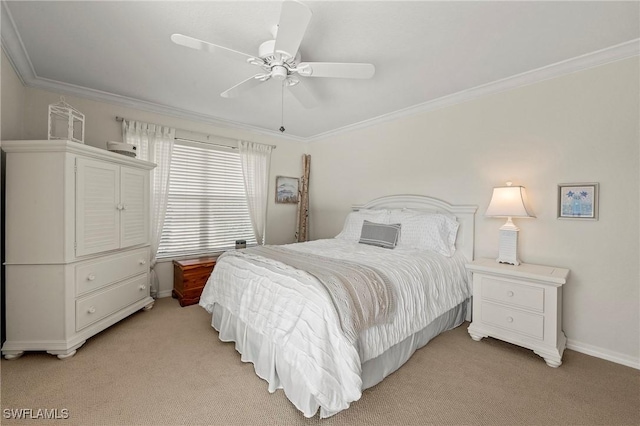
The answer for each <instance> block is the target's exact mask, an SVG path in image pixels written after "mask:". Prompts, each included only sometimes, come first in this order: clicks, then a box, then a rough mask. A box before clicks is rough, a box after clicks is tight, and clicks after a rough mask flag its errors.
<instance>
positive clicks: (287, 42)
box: [171, 0, 375, 131]
mask: <svg viewBox="0 0 640 426" xmlns="http://www.w3.org/2000/svg"><path fill="white" fill-rule="evenodd" d="M311 15H312V13H311V9H309V8H308V7H307V6H305V5H304V4H302V3H300V2H298V1H294V0H287V1H285V2H283V3H282V9H281V11H280V21H279V23H278V25H277V26H275V27H273V28H272V31H271V33H272V34H273V36H274V39H273V40H267V41H265V42H263V43H262V44H260V47H259V48H258V57H256V56H254V55H249V54H246V53H243V52H238V51H236V50H233V49H229V48H227V47H223V46H218V45H216V44H213V43H209V42H206V41H203V40H198V39H195V38H193V37H189V36H186V35H182V34H173V35H172V36H171V40H172V41H173V42H174V43H176V44H179V45H181V46H185V47H189V48H192V49H196V50H202V51H205V52H209V53H213V54H215V55H224V56H228V57H233V58H235V59H238V58H242V59H244V60H245V61H246V62H247V63H248V64H251V65H254V66H258V67H260V68H262V71H263V72H261V73H258V74H255V75H254V76H253V77H250V78H248V79H246V80H244V81H242V82H240V83H238V84H236V85H235V86H233V87H232V88H230V89H228V90H226V91H224V92H222V93H221V94H220V96H222V97H224V98H234V97H237V96H240V95H241V94H242V93H243V92H245V91H247V90H250V89H252V88H254V87H256V86H257V85H258V84H260V83H262V82H265V81H267V80H269V79H271V78H273V79H274V80H278V81H280V82H282V83H283V86H284V87H291V86H295V85H297V84H299V83H300V79H299V78H298V76H302V77H328V78H352V79H367V78H372V77H373V76H374V74H375V67H374V66H373V65H372V64H364V63H335V62H301V55H300V52H299V51H298V49H299V47H300V43H301V42H302V39H303V37H304V34H305V32H306V30H307V26H308V25H309V22H310V21H311ZM301 86H302V85H301ZM291 93H292V94H293V96H294V97H295V98H296V99H298V101H299V102H300V103H301V104H302V105H303V106H305V107H307V108H312V107H314V106H316V105H317V101H316V100H315V97H314V96H313V94H312V93H311V92H310V91H308V90H296V91H291ZM281 131H283V129H281Z"/></svg>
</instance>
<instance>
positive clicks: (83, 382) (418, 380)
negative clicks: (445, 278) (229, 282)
mask: <svg viewBox="0 0 640 426" xmlns="http://www.w3.org/2000/svg"><path fill="white" fill-rule="evenodd" d="M210 319H211V318H210V316H209V315H208V314H207V313H206V311H205V310H204V309H202V308H201V307H199V306H197V305H194V306H189V307H185V308H181V307H180V306H179V305H178V302H177V301H176V300H173V299H171V298H166V299H160V300H158V301H157V303H156V306H155V307H154V308H153V309H152V310H150V311H148V312H138V313H136V314H134V315H133V316H131V317H129V318H128V319H126V320H124V321H122V322H120V323H118V324H117V325H115V326H113V327H111V328H110V329H108V330H105V331H104V332H102V333H100V334H99V335H97V336H95V337H93V338H91V339H89V340H88V341H87V343H86V344H85V345H84V346H83V347H81V348H80V349H79V350H78V353H77V354H76V355H75V356H74V357H72V358H69V359H66V360H62V361H61V360H58V359H57V358H55V357H53V356H51V355H47V354H44V353H27V354H25V355H24V356H23V357H22V358H19V359H17V360H13V361H6V360H4V359H3V360H2V363H1V367H2V373H1V380H2V384H1V390H2V394H1V396H2V403H1V405H2V409H3V413H2V414H3V417H2V419H1V421H2V424H28V425H34V424H43V423H51V424H58V425H62V424H81V425H92V424H96V425H143V424H151V425H307V424H321V425H326V426H331V425H429V424H434V425H439V424H443V425H445V424H447V425H518V424H524V425H569V424H570V425H640V371H638V370H635V369H633V368H629V367H624V366H621V365H617V364H614V363H610V362H607V361H604V360H601V359H597V358H593V357H590V356H587V355H583V354H580V353H577V352H574V351H570V350H567V351H566V352H565V355H564V363H563V365H562V366H560V368H557V369H554V368H550V367H548V366H547V365H546V364H545V363H544V361H543V360H542V359H541V358H539V357H538V356H537V355H535V354H533V352H531V351H529V350H526V349H523V348H519V347H516V346H513V345H510V344H507V343H504V342H500V341H498V340H493V339H483V340H482V341H481V342H474V341H473V340H471V338H470V337H469V335H468V334H467V331H466V328H467V325H468V324H464V325H462V326H460V327H458V328H457V329H455V330H452V331H449V332H446V333H444V334H442V335H440V336H438V337H437V338H435V339H434V340H433V341H431V342H430V343H429V344H428V345H427V346H426V347H424V348H422V349H421V350H419V351H418V352H416V353H415V354H414V356H413V357H412V358H411V359H410V360H409V362H408V363H407V364H406V365H405V366H403V367H402V368H401V369H400V370H398V371H397V372H396V373H394V374H392V375H391V376H389V377H388V378H387V379H385V380H384V381H383V382H382V383H380V384H379V385H377V386H375V387H373V388H371V389H369V390H366V391H365V392H364V394H363V396H362V398H361V399H360V400H359V401H356V402H354V403H353V404H352V405H351V407H350V408H349V409H348V410H346V411H344V412H342V413H339V414H337V415H336V416H333V417H331V418H329V419H324V420H319V418H318V417H317V416H316V417H314V418H311V419H306V418H304V417H303V416H302V415H301V414H300V412H298V411H297V410H296V409H295V408H294V407H293V405H292V404H291V403H290V402H289V401H288V400H287V399H286V398H285V396H284V394H283V392H282V391H277V392H276V393H274V394H270V393H268V392H267V384H266V382H264V381H263V380H261V379H260V378H258V377H257V376H256V375H255V373H254V371H253V365H252V364H245V363H242V362H241V361H240V356H239V354H238V353H237V352H236V351H235V349H234V345H233V344H232V343H223V342H220V340H218V334H217V332H216V331H215V330H214V329H213V328H212V327H211V325H210ZM20 408H30V409H32V410H33V412H34V413H36V412H37V411H36V410H38V409H48V410H52V409H58V410H59V411H60V410H62V409H63V408H64V409H67V410H68V412H69V419H67V420H51V421H46V420H31V419H29V420H23V421H17V420H13V419H6V418H5V416H6V414H7V411H6V409H20Z"/></svg>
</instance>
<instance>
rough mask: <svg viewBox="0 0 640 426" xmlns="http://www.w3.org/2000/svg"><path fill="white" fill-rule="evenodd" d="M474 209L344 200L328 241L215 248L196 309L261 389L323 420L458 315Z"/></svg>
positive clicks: (464, 307)
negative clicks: (344, 211) (341, 218)
mask: <svg viewBox="0 0 640 426" xmlns="http://www.w3.org/2000/svg"><path fill="white" fill-rule="evenodd" d="M476 209H477V207H476V206H470V205H451V204H448V203H446V202H443V201H441V200H438V199H435V198H431V197H426V196H418V195H395V196H387V197H382V198H378V199H375V200H372V201H370V202H368V203H366V204H364V205H358V206H353V211H352V212H351V213H349V214H348V216H347V218H346V220H345V223H344V226H343V229H342V231H341V232H340V234H338V235H337V236H336V237H335V238H328V239H321V240H316V241H309V242H306V243H296V244H287V245H283V246H265V247H257V248H252V249H245V250H235V251H229V252H226V253H224V254H223V255H221V256H220V257H219V259H218V262H217V264H216V267H215V269H214V271H213V273H212V274H211V276H210V277H209V279H208V281H207V284H206V285H205V288H204V290H203V292H202V295H201V298H200V306H202V307H203V308H205V309H206V310H207V311H208V312H209V313H210V314H211V315H212V323H211V324H212V326H213V327H214V328H215V329H216V330H217V331H218V335H219V338H220V340H222V341H227V342H229V341H232V342H235V347H236V350H237V351H238V352H239V353H240V354H241V359H242V361H244V362H251V363H253V364H254V369H255V372H256V374H257V375H258V376H259V377H261V378H262V379H264V380H266V381H267V383H268V390H269V392H275V391H276V390H277V389H282V390H283V391H284V393H285V395H286V396H287V398H288V399H289V400H290V401H291V402H292V403H293V404H294V405H295V406H296V407H297V408H298V410H300V411H301V412H302V414H303V415H304V416H305V417H312V416H314V415H316V414H317V413H318V411H319V415H320V417H321V418H326V417H330V416H332V415H334V414H336V413H338V412H340V411H342V410H345V409H347V408H348V407H349V405H350V404H351V403H352V402H354V401H357V400H358V399H360V397H361V396H362V391H363V390H365V389H367V388H369V387H372V386H374V385H376V384H378V383H379V382H381V381H382V380H383V379H384V378H385V377H387V376H388V375H389V374H391V373H393V372H394V371H396V370H397V369H398V368H400V367H401V366H402V365H403V364H404V363H405V362H406V361H407V360H408V359H409V358H410V357H411V355H412V354H413V353H414V352H415V351H416V350H417V349H419V348H421V347H423V346H425V345H426V344H427V343H428V342H429V341H430V340H431V339H433V338H434V337H435V336H437V335H438V334H440V333H442V332H444V331H446V330H449V329H452V328H455V327H457V326H459V325H460V324H462V322H463V321H464V320H465V319H466V318H467V316H468V312H470V310H469V309H468V304H469V300H470V297H471V282H470V278H469V276H468V273H467V272H466V269H465V264H466V263H467V262H468V261H470V260H472V259H473V235H474V217H475V211H476ZM394 229H395V230H396V231H394ZM365 233H366V235H365ZM394 235H395V241H392V240H393V238H394ZM392 246H393V247H392Z"/></svg>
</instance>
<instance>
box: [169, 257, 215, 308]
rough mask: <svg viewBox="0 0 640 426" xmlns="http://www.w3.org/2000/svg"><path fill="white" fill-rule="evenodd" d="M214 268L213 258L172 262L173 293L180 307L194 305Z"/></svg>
mask: <svg viewBox="0 0 640 426" xmlns="http://www.w3.org/2000/svg"><path fill="white" fill-rule="evenodd" d="M215 266H216V258H215V257H201V258H198V259H188V260H174V261H173V292H172V296H173V297H174V298H176V299H178V302H180V306H188V305H193V304H196V303H198V302H199V301H200V295H201V294H202V290H203V289H204V286H205V284H206V283H207V280H208V279H209V276H210V275H211V271H213V268H214V267H215Z"/></svg>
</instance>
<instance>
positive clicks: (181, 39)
mask: <svg viewBox="0 0 640 426" xmlns="http://www.w3.org/2000/svg"><path fill="white" fill-rule="evenodd" d="M171 41H173V42H174V43H175V44H179V45H181V46H186V47H190V48H192V49H196V50H204V51H205V52H209V53H213V54H216V55H224V56H227V57H229V58H232V59H242V60H243V61H246V60H248V59H255V56H252V55H248V54H246V53H242V52H238V51H237V50H233V49H229V48H226V47H222V46H218V45H217V44H213V43H209V42H207V41H203V40H198V39H197V38H193V37H189V36H186V35H183V34H173V35H172V36H171Z"/></svg>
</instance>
